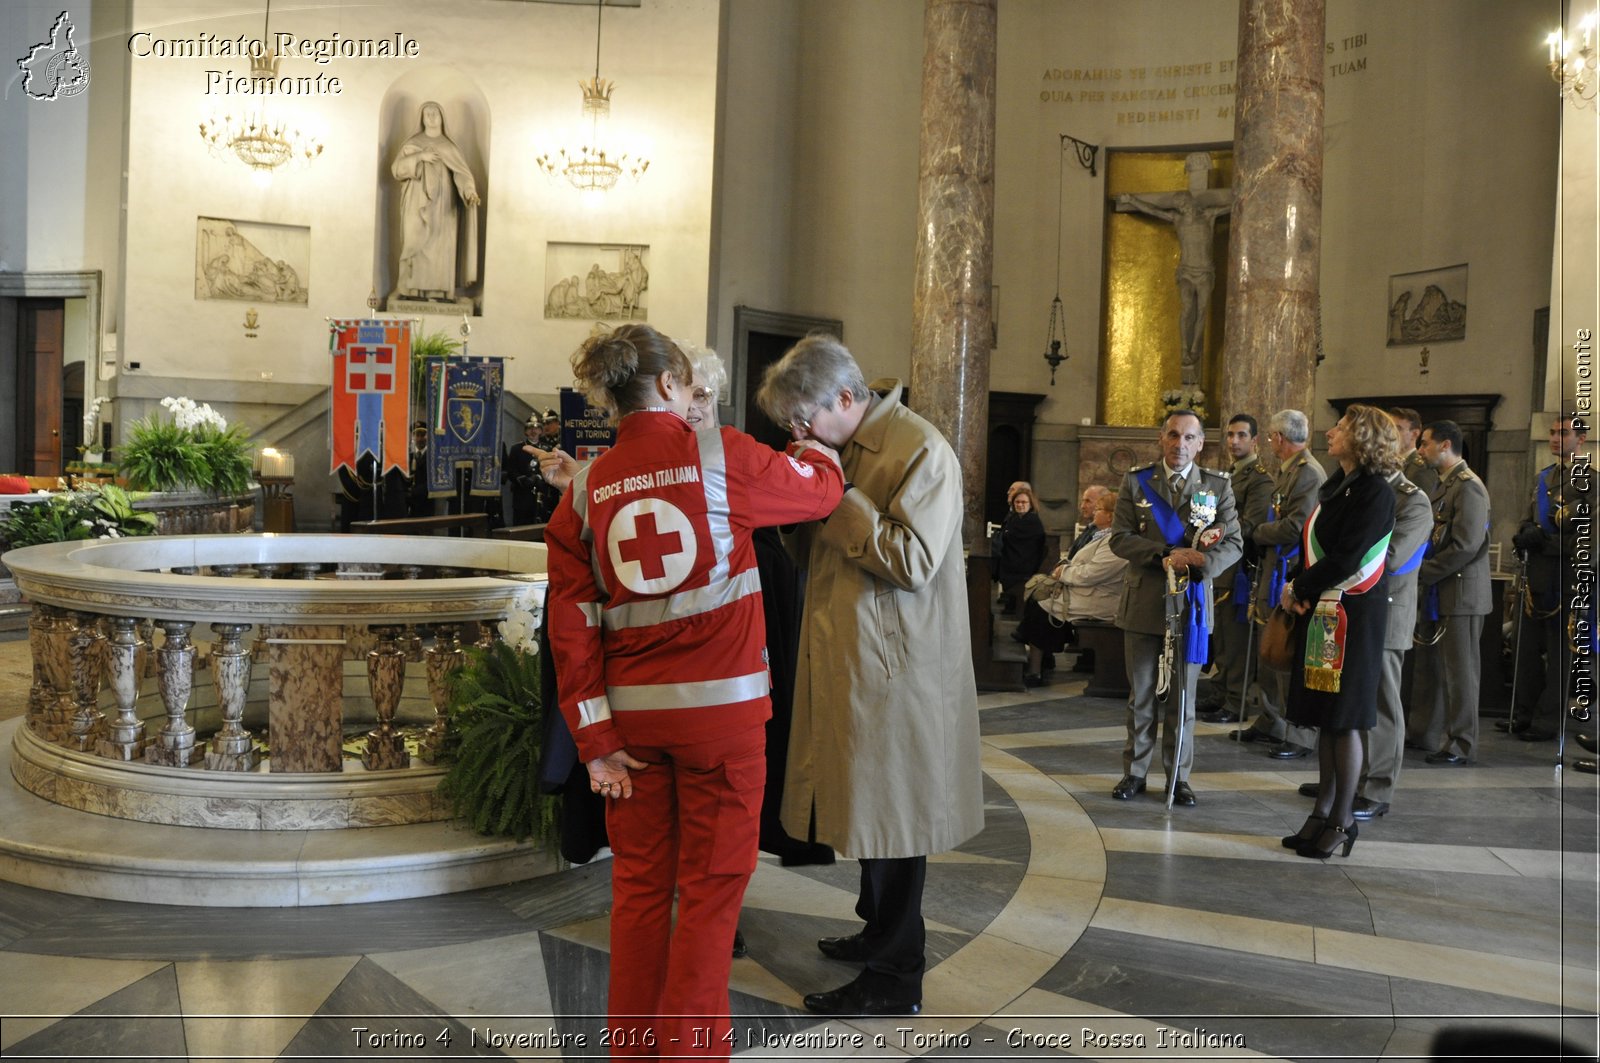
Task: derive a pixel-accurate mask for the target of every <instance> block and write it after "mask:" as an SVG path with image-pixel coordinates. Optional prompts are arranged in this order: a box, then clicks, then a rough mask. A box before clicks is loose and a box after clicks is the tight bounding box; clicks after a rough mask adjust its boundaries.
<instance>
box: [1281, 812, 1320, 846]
mask: <svg viewBox="0 0 1600 1063" xmlns="http://www.w3.org/2000/svg"><path fill="white" fill-rule="evenodd" d="M1326 822H1328V820H1327V817H1325V816H1307V817H1306V821H1305V823H1304V824H1303V825H1302V826H1301V827H1300V829H1299V830H1298V831H1296V832H1295V833H1293V834H1286V835H1284V836H1283V847H1284V848H1285V849H1298V848H1300V847H1301V846H1302V845H1310V844H1311V843H1312V842H1314V841H1316V840H1317V839H1318V838H1320V837H1321V836H1322V828H1321V827H1320V826H1319V827H1318V828H1317V829H1316V830H1314V831H1312V832H1311V833H1310V834H1307V833H1306V832H1305V830H1306V827H1309V826H1311V824H1313V823H1319V824H1320V823H1326Z"/></svg>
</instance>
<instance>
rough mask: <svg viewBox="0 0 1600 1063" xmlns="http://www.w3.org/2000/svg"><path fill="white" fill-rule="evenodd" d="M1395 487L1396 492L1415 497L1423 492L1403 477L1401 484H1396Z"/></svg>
mask: <svg viewBox="0 0 1600 1063" xmlns="http://www.w3.org/2000/svg"><path fill="white" fill-rule="evenodd" d="M1394 487H1395V490H1396V491H1399V492H1400V493H1401V494H1403V495H1414V494H1416V493H1417V492H1418V491H1420V490H1422V488H1420V487H1418V486H1417V485H1416V484H1414V483H1412V482H1411V481H1410V480H1407V479H1406V478H1405V477H1403V476H1402V477H1401V478H1400V482H1399V483H1397V484H1395V485H1394Z"/></svg>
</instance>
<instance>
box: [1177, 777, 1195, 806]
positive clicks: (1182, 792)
mask: <svg viewBox="0 0 1600 1063" xmlns="http://www.w3.org/2000/svg"><path fill="white" fill-rule="evenodd" d="M1172 803H1173V804H1175V805H1182V806H1183V807H1184V808H1193V807H1194V791H1193V790H1191V789H1189V784H1188V783H1186V782H1179V783H1178V784H1177V785H1176V786H1174V787H1173V788H1172Z"/></svg>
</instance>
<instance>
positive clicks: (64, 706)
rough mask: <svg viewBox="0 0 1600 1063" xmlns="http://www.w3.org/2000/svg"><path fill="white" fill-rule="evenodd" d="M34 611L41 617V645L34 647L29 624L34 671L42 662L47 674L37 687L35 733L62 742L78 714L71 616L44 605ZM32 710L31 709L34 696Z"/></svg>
mask: <svg viewBox="0 0 1600 1063" xmlns="http://www.w3.org/2000/svg"><path fill="white" fill-rule="evenodd" d="M35 609H36V611H37V612H38V613H40V614H41V617H40V627H39V632H38V639H39V644H38V646H37V647H35V646H33V645H31V644H32V643H33V639H34V632H33V630H32V625H31V624H30V629H29V632H28V636H29V642H30V646H29V649H30V650H33V651H34V653H35V657H34V666H35V668H36V669H37V668H38V667H39V665H40V663H41V662H42V663H43V672H44V674H43V676H42V677H41V678H42V682H41V683H40V684H39V687H38V691H39V710H38V715H37V716H36V717H35V718H34V721H35V722H34V733H35V734H37V735H39V737H41V738H43V739H44V740H45V741H46V742H63V741H65V740H66V739H67V736H68V735H70V734H71V733H72V718H73V716H74V715H76V714H77V711H78V707H77V703H76V702H75V701H74V699H73V696H72V647H71V641H72V633H73V623H72V616H71V614H70V613H68V612H67V611H66V610H65V609H58V608H56V607H55V606H49V605H41V606H36V607H35ZM40 650H42V651H43V652H42V654H41V653H40V652H39V651H40ZM29 708H30V710H31V709H32V698H31V696H30V700H29Z"/></svg>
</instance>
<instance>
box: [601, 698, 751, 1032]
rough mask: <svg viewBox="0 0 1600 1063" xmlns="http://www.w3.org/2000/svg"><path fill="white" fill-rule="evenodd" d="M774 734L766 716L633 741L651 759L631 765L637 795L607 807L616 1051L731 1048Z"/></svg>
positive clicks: (637, 751) (633, 748)
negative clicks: (723, 728)
mask: <svg viewBox="0 0 1600 1063" xmlns="http://www.w3.org/2000/svg"><path fill="white" fill-rule="evenodd" d="M766 741H767V740H766V728H765V725H764V724H763V725H759V726H756V727H753V728H749V729H747V730H744V731H742V732H739V733H738V734H734V735H728V736H726V737H721V738H716V739H712V740H709V741H704V742H696V743H693V744H689V745H667V746H635V745H629V746H628V747H627V750H628V752H629V753H630V754H632V755H633V756H634V757H635V758H637V759H639V760H642V761H644V762H645V763H646V764H648V765H650V766H649V767H648V768H646V769H644V770H642V771H635V772H634V773H633V796H632V797H630V798H628V799H627V800H621V801H611V802H609V807H608V809H607V812H606V830H607V831H608V832H609V834H610V837H611V850H612V853H613V854H614V860H613V865H612V869H611V897H612V910H611V994H610V1005H609V1006H610V1014H611V1028H612V1033H613V1036H612V1044H611V1055H612V1057H613V1058H620V1057H639V1056H643V1057H653V1056H658V1055H659V1056H685V1055H688V1056H700V1057H702V1058H709V1059H717V1058H721V1059H726V1058H728V1055H729V1052H730V1049H731V1047H732V1036H731V1030H732V1024H731V1023H730V1021H729V1018H728V971H729V968H730V967H731V966H732V963H733V933H734V930H735V929H737V927H738V924H739V906H740V904H741V903H742V902H743V900H744V890H745V886H746V885H748V884H749V882H750V875H751V873H752V872H753V871H754V870H755V867H756V843H757V841H758V838H759V834H760V825H761V793H762V788H763V786H764V784H765V782H766V777H767V757H766ZM674 891H676V893H677V898H678V923H677V927H676V928H674V927H673V925H672V900H673V894H674ZM658 1017H659V1019H658ZM646 1042H650V1043H646Z"/></svg>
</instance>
